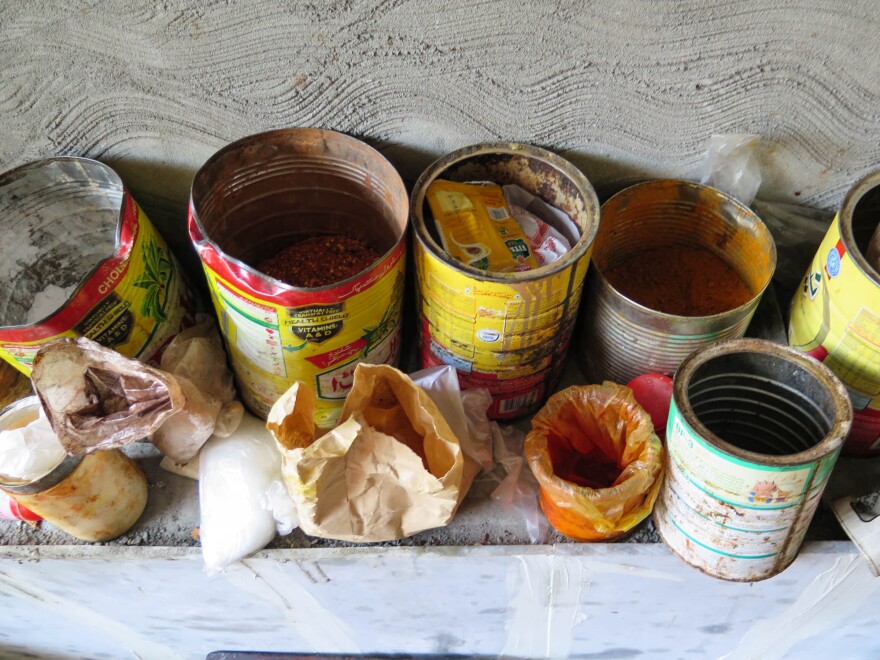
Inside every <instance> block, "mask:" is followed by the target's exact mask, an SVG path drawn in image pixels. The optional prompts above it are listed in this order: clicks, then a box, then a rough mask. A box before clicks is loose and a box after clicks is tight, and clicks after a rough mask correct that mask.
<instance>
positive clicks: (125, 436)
mask: <svg viewBox="0 0 880 660" xmlns="http://www.w3.org/2000/svg"><path fill="white" fill-rule="evenodd" d="M212 335H213V336H212ZM167 353H169V354H170V357H168V356H166V357H165V358H163V361H162V365H163V367H166V368H169V369H170V370H171V371H179V372H180V374H181V375H174V373H169V372H168V371H163V370H160V369H155V368H153V367H149V366H147V365H145V364H143V363H141V362H138V361H137V360H133V359H130V358H126V357H124V356H122V355H120V354H119V353H117V352H116V351H113V350H111V349H109V348H104V347H103V346H101V345H100V344H97V343H95V342H93V341H91V340H89V339H85V338H79V339H76V340H74V339H69V338H64V339H59V340H57V341H54V342H52V343H50V344H47V345H46V346H45V347H44V348H43V349H42V350H40V352H39V353H38V354H37V356H36V358H35V359H34V370H33V374H32V376H31V377H32V380H33V382H34V388H35V389H36V391H37V394H38V395H39V397H40V401H41V402H42V404H43V408H44V410H45V411H46V416H47V417H48V418H49V422H50V423H51V424H52V428H53V429H54V430H55V433H56V434H57V435H58V439H59V440H60V441H61V443H62V444H63V445H64V447H65V449H66V450H67V451H68V453H70V454H72V455H82V454H89V453H91V452H93V451H96V450H99V449H113V448H115V447H121V446H123V445H126V444H128V443H130V442H133V441H135V440H140V439H142V438H146V437H148V436H150V435H151V434H152V438H151V439H152V440H153V442H154V444H156V446H157V447H158V448H159V449H160V450H161V451H162V452H163V453H164V454H165V455H167V456H169V457H171V458H172V459H173V460H175V461H177V462H180V463H185V462H187V461H189V460H191V459H192V458H193V457H194V456H195V455H196V454H197V453H198V451H199V449H200V448H201V446H202V445H203V444H204V443H205V441H206V440H207V439H208V438H209V437H210V436H211V434H212V433H214V432H215V427H217V424H218V420H220V421H221V422H222V426H223V429H222V431H223V432H224V433H226V434H227V435H228V432H231V431H230V429H232V430H234V427H236V426H237V425H238V423H239V422H240V421H241V414H242V408H241V404H240V403H238V402H237V401H232V400H231V397H232V396H233V395H234V390H233V389H232V386H231V380H229V379H230V377H229V376H228V369H227V367H226V356H225V353H224V352H223V347H222V345H221V344H220V340H219V337H216V330H214V329H213V327H211V326H196V327H195V328H191V329H190V330H189V331H187V333H184V334H182V335H180V336H178V337H176V338H175V339H174V340H173V341H172V342H171V344H169V346H168V349H167ZM217 430H221V429H217Z"/></svg>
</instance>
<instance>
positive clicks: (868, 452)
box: [788, 172, 880, 456]
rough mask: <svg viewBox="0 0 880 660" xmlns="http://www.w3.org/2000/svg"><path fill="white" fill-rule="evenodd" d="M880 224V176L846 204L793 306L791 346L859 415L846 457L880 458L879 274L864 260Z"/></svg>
mask: <svg viewBox="0 0 880 660" xmlns="http://www.w3.org/2000/svg"><path fill="white" fill-rule="evenodd" d="M878 221H880V172H874V173H873V174H869V175H868V176H866V177H865V178H863V179H862V180H861V181H859V182H858V183H857V184H856V185H855V186H853V188H852V190H850V191H849V193H848V194H847V195H846V197H845V198H844V200H843V205H842V206H841V209H840V212H839V213H838V214H837V216H836V217H835V218H834V220H833V221H832V223H831V226H830V227H829V228H828V233H827V234H826V235H825V238H824V239H823V240H822V243H821V244H820V245H819V249H818V251H817V252H816V256H815V257H814V258H813V262H812V264H811V265H810V268H809V270H808V271H807V273H806V275H805V276H804V279H803V282H802V284H801V287H800V290H798V291H797V292H795V295H794V299H793V300H792V303H791V315H790V320H789V328H788V343H789V344H790V345H791V346H794V347H795V348H798V349H800V350H802V351H806V352H807V353H809V354H810V355H812V356H813V357H814V358H816V359H817V360H820V361H822V362H823V363H824V364H825V365H827V366H828V368H829V369H831V371H833V372H834V373H835V374H837V376H838V377H839V378H840V379H841V380H842V381H843V383H844V385H846V388H847V390H848V391H849V396H850V399H851V400H852V404H853V408H854V410H855V412H854V417H853V425H852V430H851V431H850V434H849V437H848V438H847V441H846V443H845V444H844V446H843V452H844V453H845V454H852V455H856V456H877V455H880V273H878V272H877V270H875V269H874V268H873V267H872V266H871V265H870V264H869V263H868V260H867V259H866V258H865V254H866V252H867V249H868V244H869V242H870V240H871V236H872V234H873V233H874V231H876V230H877V223H878Z"/></svg>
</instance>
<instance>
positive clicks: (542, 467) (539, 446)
mask: <svg viewBox="0 0 880 660" xmlns="http://www.w3.org/2000/svg"><path fill="white" fill-rule="evenodd" d="M525 453H526V458H527V460H528V463H529V467H530V468H531V470H532V472H533V473H534V475H535V478H536V479H537V481H538V484H539V486H540V502H541V508H542V509H543V510H544V513H545V514H546V515H547V519H548V520H549V521H550V524H551V525H553V527H554V528H556V530H558V531H559V532H560V533H562V534H564V535H565V536H567V537H569V538H571V539H574V540H578V541H599V540H612V539H615V538H618V537H620V536H623V535H624V534H626V533H627V532H629V531H631V530H632V529H633V528H634V527H635V526H636V525H638V524H639V523H640V522H641V521H642V520H644V519H645V518H646V517H647V516H648V515H649V514H650V513H651V510H652V509H653V507H654V502H655V501H656V499H657V494H658V492H659V490H660V484H661V482H662V475H663V446H662V444H661V443H660V440H659V438H658V437H657V435H656V434H655V433H654V426H653V424H651V418H650V416H649V415H648V414H647V413H646V412H645V411H644V410H643V409H642V408H641V406H639V405H638V403H636V400H635V397H634V396H633V394H632V391H631V390H629V389H628V388H626V387H623V386H620V385H616V384H614V383H610V382H605V383H603V384H602V385H585V386H579V385H575V386H572V387H569V388H568V389H566V390H563V391H561V392H557V393H556V394H554V395H553V396H552V397H550V399H549V400H548V401H547V404H546V405H545V406H544V407H543V408H542V409H541V410H540V411H538V413H537V414H536V415H535V417H534V419H533V420H532V430H531V431H530V432H529V434H528V435H527V436H526V443H525Z"/></svg>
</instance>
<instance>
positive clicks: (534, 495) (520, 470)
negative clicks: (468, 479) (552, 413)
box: [490, 422, 550, 543]
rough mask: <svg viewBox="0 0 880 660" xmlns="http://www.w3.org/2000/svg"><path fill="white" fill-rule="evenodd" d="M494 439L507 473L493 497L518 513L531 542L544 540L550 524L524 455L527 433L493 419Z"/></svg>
mask: <svg viewBox="0 0 880 660" xmlns="http://www.w3.org/2000/svg"><path fill="white" fill-rule="evenodd" d="M491 425H492V431H493V436H494V442H495V460H496V461H497V463H498V465H499V466H500V467H501V469H503V470H504V472H505V473H506V475H507V476H505V477H503V478H502V479H501V481H500V483H499V484H498V486H497V488H495V490H494V491H492V494H491V495H490V497H491V498H492V499H493V500H495V501H496V502H498V503H499V504H501V506H502V507H504V509H505V510H507V511H515V512H517V513H518V514H519V515H520V516H521V517H522V519H523V522H524V523H525V527H526V533H527V534H528V536H529V541H531V542H532V543H543V542H544V540H546V538H547V534H548V532H549V531H550V526H549V523H548V522H547V519H546V518H545V517H544V515H543V514H542V513H541V508H540V506H539V504H538V482H537V481H536V480H535V477H534V476H533V475H532V473H531V471H530V470H528V469H526V459H525V456H524V455H523V442H524V440H525V434H524V433H523V432H522V431H520V430H519V429H517V428H516V427H515V426H503V427H502V426H499V425H498V424H496V423H495V422H491Z"/></svg>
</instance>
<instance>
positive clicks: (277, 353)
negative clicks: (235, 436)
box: [189, 128, 409, 427]
mask: <svg viewBox="0 0 880 660" xmlns="http://www.w3.org/2000/svg"><path fill="white" fill-rule="evenodd" d="M408 216H409V205H408V199H407V194H406V189H405V188H404V185H403V181H402V180H401V178H400V175H399V174H398V173H397V171H396V170H395V169H394V167H392V165H391V163H389V162H388V161H387V160H386V159H385V158H384V157H383V156H382V155H381V154H380V153H378V152H377V151H376V150H374V149H372V148H371V147H370V146H368V145H366V144H364V143H363V142H361V141H360V140H356V139H355V138H352V137H349V136H347V135H343V134H341V133H335V132H333V131H325V130H319V129H316V128H292V129H283V130H277V131H270V132H268V133H261V134H259V135H251V136H249V137H246V138H243V139H241V140H239V141H237V142H234V143H232V144H230V145H228V146H226V147H224V148H223V149H221V150H220V151H218V152H217V153H216V154H214V155H213V156H212V157H211V158H210V159H208V161H207V162H206V163H205V164H204V165H203V166H202V168H201V169H200V170H199V171H198V172H197V173H196V176H195V180H194V181H193V186H192V197H191V201H190V208H189V234H190V238H191V239H192V241H193V243H194V244H195V247H196V250H197V251H198V253H199V256H200V258H201V260H202V265H203V267H204V271H205V276H206V277H207V280H208V287H209V289H210V290H211V298H212V299H213V302H214V308H215V309H216V312H217V316H218V318H219V319H220V328H221V330H222V332H223V337H224V339H225V341H226V348H227V351H228V353H229V356H230V359H231V362H232V368H233V370H234V372H235V376H236V380H237V382H238V386H239V389H240V390H241V393H242V397H243V398H244V402H245V403H246V404H247V405H248V407H249V408H250V409H251V410H252V411H253V412H254V413H255V414H257V415H259V416H261V417H263V418H265V417H266V415H267V414H268V413H269V409H270V408H271V407H272V404H273V403H275V401H276V399H277V398H278V397H279V396H281V394H283V393H284V392H285V391H286V390H287V388H288V387H290V386H291V385H292V384H293V383H294V382H296V381H298V380H299V381H305V382H307V383H309V384H310V385H311V386H312V387H314V388H315V390H316V391H317V394H318V405H317V408H316V411H315V421H316V423H317V424H318V426H321V427H329V426H333V425H334V423H335V422H336V420H337V418H338V417H339V414H340V412H341V411H342V404H343V402H344V401H345V396H346V394H347V393H348V390H349V389H350V388H351V385H352V379H353V376H354V368H355V367H356V366H357V364H358V363H359V362H361V361H366V362H369V363H373V364H382V363H387V364H392V365H396V364H397V362H398V360H399V355H400V325H401V323H400V322H401V309H402V303H403V288H404V267H405V264H406V229H407V222H408ZM328 233H329V234H342V235H345V236H350V237H354V238H358V239H360V240H362V241H364V242H365V243H367V244H368V245H370V246H371V247H372V248H373V249H374V250H375V251H376V252H377V253H378V254H379V255H381V256H380V257H379V259H378V260H376V261H375V262H374V263H372V264H371V265H370V266H368V267H367V268H366V269H365V270H363V271H361V272H360V273H358V274H356V275H354V276H352V277H349V278H348V279H345V280H343V281H341V282H335V283H333V284H329V285H327V286H319V287H314V288H304V287H296V286H291V285H289V284H286V283H284V282H281V281H280V280H277V279H275V278H273V277H270V276H268V275H265V274H264V273H262V272H260V271H259V270H258V269H257V268H256V265H257V264H259V263H261V262H262V261H263V260H265V259H266V258H268V257H271V256H273V255H275V254H276V253H278V251H279V250H280V249H281V248H284V247H286V246H288V245H291V244H293V243H295V242H297V241H298V240H299V239H304V238H306V237H309V236H313V235H315V234H328Z"/></svg>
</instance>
